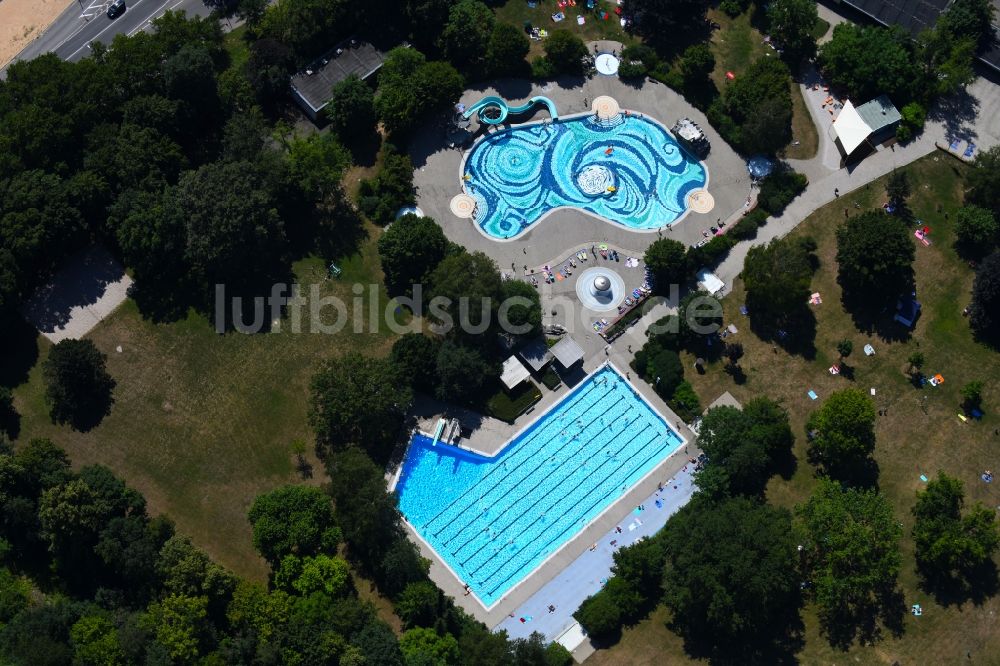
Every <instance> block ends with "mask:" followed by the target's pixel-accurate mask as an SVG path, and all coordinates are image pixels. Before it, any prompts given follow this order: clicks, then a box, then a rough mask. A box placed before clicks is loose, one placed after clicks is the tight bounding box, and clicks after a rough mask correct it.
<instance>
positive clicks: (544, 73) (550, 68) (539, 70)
mask: <svg viewBox="0 0 1000 666" xmlns="http://www.w3.org/2000/svg"><path fill="white" fill-rule="evenodd" d="M557 73H558V72H556V67H555V65H553V64H552V61H551V60H549V59H548V58H546V57H545V56H539V57H537V58H535V59H534V60H532V61H531V78H533V79H551V78H552V77H554V76H555V75H556V74H557Z"/></svg>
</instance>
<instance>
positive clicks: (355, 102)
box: [323, 74, 377, 144]
mask: <svg viewBox="0 0 1000 666" xmlns="http://www.w3.org/2000/svg"><path fill="white" fill-rule="evenodd" d="M323 114H324V116H326V119H327V120H329V121H330V125H331V126H332V127H333V129H334V131H335V132H337V135H338V136H339V137H340V139H341V141H343V142H344V143H348V144H349V143H351V142H352V141H355V140H357V139H358V138H360V137H367V136H370V135H371V133H372V132H374V131H375V121H376V119H377V116H376V114H375V94H374V92H373V91H372V89H371V86H369V85H368V84H367V83H365V82H364V81H362V80H361V79H359V78H358V77H357V75H355V74H352V75H350V76H348V77H347V78H346V79H344V80H343V81H341V82H340V83H338V84H337V85H335V86H334V87H333V97H331V98H330V102H329V103H328V104H327V105H326V107H325V108H324V109H323Z"/></svg>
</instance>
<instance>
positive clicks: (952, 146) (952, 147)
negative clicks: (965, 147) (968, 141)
mask: <svg viewBox="0 0 1000 666" xmlns="http://www.w3.org/2000/svg"><path fill="white" fill-rule="evenodd" d="M960 145H962V140H961V139H952V141H951V143H949V144H948V150H950V151H951V152H953V153H957V152H958V147H959V146H960Z"/></svg>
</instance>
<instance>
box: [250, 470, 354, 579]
mask: <svg viewBox="0 0 1000 666" xmlns="http://www.w3.org/2000/svg"><path fill="white" fill-rule="evenodd" d="M248 518H249V520H250V525H251V526H252V527H253V545H254V547H255V548H256V549H257V551H258V552H259V553H260V554H261V555H263V556H264V558H265V559H266V560H267V561H268V562H270V563H271V564H272V566H275V565H277V564H278V562H280V561H282V559H283V558H284V557H285V556H287V555H297V556H299V557H308V556H311V555H317V554H319V553H322V552H334V551H335V550H336V548H337V543H338V542H339V541H340V530H339V529H338V528H337V526H336V524H335V522H334V520H333V507H332V506H331V504H330V498H329V496H327V495H326V494H325V493H323V491H321V490H320V489H319V488H313V487H310V486H284V487H282V488H278V489H277V490H272V491H271V492H269V493H266V494H264V495H258V496H257V498H256V499H255V500H254V502H253V505H252V506H251V507H250V513H249V514H248Z"/></svg>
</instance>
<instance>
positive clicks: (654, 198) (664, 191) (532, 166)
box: [463, 115, 708, 238]
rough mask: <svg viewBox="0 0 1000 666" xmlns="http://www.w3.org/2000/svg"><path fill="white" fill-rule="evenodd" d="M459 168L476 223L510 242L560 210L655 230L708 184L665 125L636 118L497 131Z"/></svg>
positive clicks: (583, 120)
mask: <svg viewBox="0 0 1000 666" xmlns="http://www.w3.org/2000/svg"><path fill="white" fill-rule="evenodd" d="M464 170H465V173H464V174H463V182H464V187H465V191H466V192H467V193H468V194H471V195H472V196H473V197H474V198H475V199H476V203H477V208H476V215H475V220H476V222H477V224H479V226H480V228H482V230H483V231H484V232H485V233H486V234H488V235H490V236H492V237H494V238H512V237H514V236H516V235H518V234H520V233H522V232H523V231H525V230H526V229H528V228H529V227H530V226H531V225H532V224H534V223H535V222H537V221H538V220H539V219H540V218H541V217H542V216H543V215H545V214H546V213H547V212H549V211H551V210H553V209H555V208H560V207H564V206H568V207H574V208H582V209H584V210H587V211H590V212H591V213H594V214H596V215H599V216H601V217H604V218H606V219H608V220H610V221H611V222H614V223H617V224H621V225H623V226H625V227H628V228H631V229H640V230H642V229H646V230H649V229H658V228H660V227H662V226H664V225H667V224H670V223H672V222H673V221H675V220H676V219H677V218H679V217H680V216H681V215H682V214H683V213H684V212H685V210H686V209H687V205H688V204H687V195H688V194H689V193H690V192H692V191H693V190H697V189H701V188H703V187H705V184H706V182H707V180H708V177H707V173H706V171H705V167H704V165H702V164H701V163H700V162H698V161H697V160H696V159H695V158H694V157H692V156H690V155H688V154H687V153H686V152H685V151H684V150H682V149H681V147H680V146H679V145H678V144H677V142H676V141H675V140H674V138H673V137H672V136H671V135H670V133H669V132H667V130H666V129H665V128H664V127H663V126H661V125H660V124H659V123H656V122H654V121H652V120H649V119H648V118H644V117H639V116H636V115H630V116H625V115H619V116H617V117H615V118H614V119H611V120H599V119H597V118H596V117H595V116H580V117H577V118H570V119H565V120H563V119H560V120H558V121H556V122H545V123H538V124H531V125H521V126H515V127H512V128H509V129H506V130H502V131H500V132H496V133H494V134H491V135H489V136H486V137H484V138H483V139H481V140H480V141H479V142H477V143H476V144H475V145H474V146H473V147H472V150H471V151H470V152H469V155H468V157H467V159H466V161H465V166H464ZM609 187H610V188H613V190H612V191H609V189H608V188H609Z"/></svg>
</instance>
